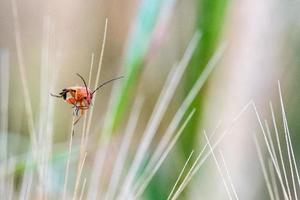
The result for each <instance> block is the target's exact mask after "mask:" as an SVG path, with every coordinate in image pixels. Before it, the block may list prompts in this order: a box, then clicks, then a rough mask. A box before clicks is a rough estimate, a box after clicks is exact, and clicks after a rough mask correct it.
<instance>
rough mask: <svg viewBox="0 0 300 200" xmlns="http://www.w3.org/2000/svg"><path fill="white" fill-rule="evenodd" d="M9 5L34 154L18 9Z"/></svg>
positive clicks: (35, 141)
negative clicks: (12, 18) (11, 12)
mask: <svg viewBox="0 0 300 200" xmlns="http://www.w3.org/2000/svg"><path fill="white" fill-rule="evenodd" d="M11 3H12V11H13V17H14V32H15V42H16V50H17V57H18V66H19V71H20V76H21V83H22V91H23V95H24V103H25V110H26V115H27V120H28V128H29V133H30V136H31V142H32V148H33V152H35V149H36V148H37V137H36V131H35V128H34V120H33V111H32V105H31V97H30V94H29V87H28V82H27V75H26V74H27V73H26V67H25V62H24V55H23V49H22V41H21V33H20V24H19V16H18V8H17V4H16V0H12V1H11Z"/></svg>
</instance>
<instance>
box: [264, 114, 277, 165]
mask: <svg viewBox="0 0 300 200" xmlns="http://www.w3.org/2000/svg"><path fill="white" fill-rule="evenodd" d="M264 123H265V127H266V133H267V137H268V140H269V142H270V147H271V150H272V153H273V155H274V159H275V162H276V165H277V166H278V168H279V164H278V159H277V155H276V151H275V147H274V143H273V139H272V136H271V131H270V127H269V124H268V121H267V120H264Z"/></svg>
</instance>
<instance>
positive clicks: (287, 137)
mask: <svg viewBox="0 0 300 200" xmlns="http://www.w3.org/2000/svg"><path fill="white" fill-rule="evenodd" d="M278 90H279V97H280V105H281V113H282V120H283V126H284V133H285V134H284V135H285V140H286V146H287V152H288V158H289V165H290V170H291V176H292V183H293V188H294V195H295V199H296V200H297V199H298V195H297V189H296V184H295V177H294V169H293V168H294V167H295V170H296V173H298V169H297V165H296V161H295V157H294V152H293V147H292V143H291V137H290V132H289V128H288V124H287V119H286V114H285V109H284V104H283V98H282V92H281V87H280V82H279V81H278ZM291 154H293V155H291ZM292 156H293V158H292ZM292 160H293V161H292ZM293 164H295V166H294V167H293ZM297 178H298V183H300V182H299V175H297ZM299 186H300V184H299Z"/></svg>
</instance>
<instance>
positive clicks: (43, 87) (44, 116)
mask: <svg viewBox="0 0 300 200" xmlns="http://www.w3.org/2000/svg"><path fill="white" fill-rule="evenodd" d="M49 50H50V18H49V17H44V19H43V39H42V59H41V60H42V63H41V71H40V108H39V111H40V112H39V115H40V116H39V132H38V134H39V135H38V145H39V146H40V147H42V148H41V149H42V153H41V154H40V156H38V157H37V163H38V169H39V170H40V171H41V172H40V173H41V177H40V178H41V179H40V180H39V181H40V186H39V187H40V192H41V193H40V195H39V196H40V197H41V198H42V199H47V196H46V195H47V191H46V190H47V188H45V187H46V186H47V182H48V181H47V174H48V173H47V167H48V164H47V163H48V159H49V154H48V153H49V151H48V148H49V146H51V142H52V140H51V138H49V137H48V133H47V126H48V125H49V126H50V124H48V123H49V119H48V112H49V95H48V92H49V85H51V83H50V84H49V82H50V81H49V78H48V77H49ZM45 130H46V131H45ZM49 143H50V144H49Z"/></svg>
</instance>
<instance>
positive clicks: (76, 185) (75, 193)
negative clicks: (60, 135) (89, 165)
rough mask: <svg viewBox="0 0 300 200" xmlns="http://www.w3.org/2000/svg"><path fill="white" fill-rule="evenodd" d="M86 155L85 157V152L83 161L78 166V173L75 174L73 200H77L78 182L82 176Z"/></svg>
mask: <svg viewBox="0 0 300 200" xmlns="http://www.w3.org/2000/svg"><path fill="white" fill-rule="evenodd" d="M86 155H87V153H86V152H85V154H84V157H83V160H82V162H81V164H80V169H79V172H78V174H77V178H76V182H75V189H74V194H73V200H75V199H76V198H77V193H78V190H79V183H80V180H81V174H82V170H83V166H84V163H85V159H86Z"/></svg>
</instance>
